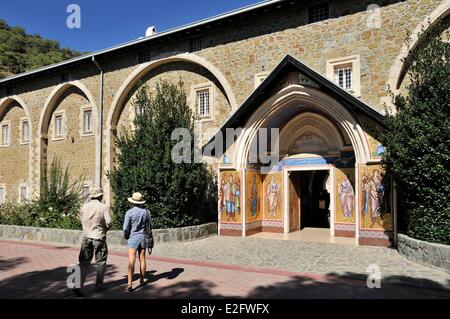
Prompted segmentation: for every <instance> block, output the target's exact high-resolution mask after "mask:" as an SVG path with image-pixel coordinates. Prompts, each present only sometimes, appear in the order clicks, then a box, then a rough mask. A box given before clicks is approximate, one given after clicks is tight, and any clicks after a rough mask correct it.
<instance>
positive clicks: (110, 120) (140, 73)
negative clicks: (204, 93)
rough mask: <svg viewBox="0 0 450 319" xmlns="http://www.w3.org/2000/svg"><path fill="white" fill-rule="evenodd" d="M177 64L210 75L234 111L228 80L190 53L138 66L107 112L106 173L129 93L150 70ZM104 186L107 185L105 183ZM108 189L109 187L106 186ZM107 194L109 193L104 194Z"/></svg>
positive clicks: (235, 104)
mask: <svg viewBox="0 0 450 319" xmlns="http://www.w3.org/2000/svg"><path fill="white" fill-rule="evenodd" d="M177 62H185V63H189V64H194V65H198V66H200V67H202V68H204V69H205V70H207V71H208V72H209V73H211V74H212V76H213V77H215V79H217V82H218V83H219V84H220V85H221V87H222V88H223V92H224V95H225V98H226V99H227V100H228V103H229V104H230V106H231V110H232V111H234V110H236V108H237V101H236V97H235V95H234V93H233V90H232V89H231V85H230V84H229V82H228V80H227V79H226V78H225V76H224V75H223V74H222V72H221V71H220V70H219V69H218V68H217V67H215V66H214V65H212V64H211V63H210V62H208V61H207V60H206V59H204V58H202V57H200V56H198V55H195V54H192V53H184V54H179V55H176V56H173V57H168V58H162V59H159V60H155V61H151V62H148V63H144V64H142V65H141V66H139V67H138V68H137V69H136V70H134V71H133V72H132V73H131V74H130V75H129V76H128V78H127V79H126V80H125V81H124V82H123V83H122V85H121V86H120V88H119V90H118V91H117V93H116V95H115V97H114V100H113V102H112V104H111V108H110V110H109V113H108V116H107V119H106V132H105V136H106V171H110V170H111V168H112V160H113V159H112V157H113V155H112V152H113V151H112V148H113V144H114V135H115V131H116V128H117V124H118V122H119V119H120V115H121V112H122V108H123V107H125V105H126V103H127V101H128V99H129V95H130V92H132V90H133V89H134V88H135V87H136V85H137V84H138V83H139V81H140V80H141V79H143V78H145V76H146V75H148V74H149V73H150V72H151V71H152V70H155V69H157V68H158V67H161V66H164V65H167V64H171V63H177ZM105 185H109V183H108V182H107V181H105ZM108 187H109V186H108ZM106 193H109V192H106ZM109 196H110V194H106V199H107V201H109Z"/></svg>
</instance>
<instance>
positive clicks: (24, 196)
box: [19, 185, 28, 203]
mask: <svg viewBox="0 0 450 319" xmlns="http://www.w3.org/2000/svg"><path fill="white" fill-rule="evenodd" d="M19 200H20V202H21V203H24V202H26V201H27V200H28V186H27V185H21V186H20V194H19Z"/></svg>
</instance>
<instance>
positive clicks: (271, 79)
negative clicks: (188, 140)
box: [203, 55, 385, 148]
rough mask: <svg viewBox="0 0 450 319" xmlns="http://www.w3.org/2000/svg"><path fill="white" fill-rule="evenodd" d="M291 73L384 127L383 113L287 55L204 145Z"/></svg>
mask: <svg viewBox="0 0 450 319" xmlns="http://www.w3.org/2000/svg"><path fill="white" fill-rule="evenodd" d="M291 72H299V73H300V74H302V75H303V76H305V77H306V78H308V79H309V80H310V81H312V82H313V83H314V84H315V85H316V86H317V87H319V89H320V90H321V91H323V92H324V93H326V94H328V95H330V96H331V97H333V98H334V99H336V100H337V101H338V102H340V103H341V104H342V105H344V106H345V107H346V108H347V109H348V110H349V111H350V112H351V113H358V112H361V113H363V114H365V115H366V116H368V117H369V118H370V119H372V120H373V121H374V122H375V123H376V124H378V125H380V126H381V127H385V124H384V116H383V114H381V113H380V112H378V111H377V110H375V109H374V108H372V107H371V106H369V105H367V104H366V103H364V102H362V101H361V100H360V99H358V98H356V97H354V96H353V95H352V94H350V93H349V92H347V91H345V90H344V89H342V88H341V87H339V86H338V85H336V84H335V83H334V82H332V81H330V80H328V79H327V78H325V77H324V76H322V75H320V74H319V73H317V72H316V71H314V70H313V69H312V68H310V67H308V66H307V65H305V64H303V63H302V62H300V61H299V60H297V59H296V58H294V57H292V56H290V55H287V56H286V57H285V58H284V59H283V60H282V61H281V62H280V64H279V65H278V66H277V67H276V68H275V69H274V70H273V72H272V73H271V74H270V75H269V76H268V77H267V78H266V79H265V80H264V82H263V83H261V85H260V86H259V87H258V88H257V89H256V90H255V91H254V92H253V93H252V94H251V95H250V96H249V97H248V98H247V100H246V101H245V102H244V103H243V104H242V105H241V106H240V107H239V108H237V109H236V111H235V112H234V113H233V114H232V115H231V116H230V118H229V119H228V120H227V121H226V122H225V123H224V124H223V125H222V126H221V128H220V129H219V131H218V132H217V133H216V134H215V135H214V136H213V137H212V138H211V139H210V140H209V141H208V142H207V143H206V144H205V146H204V147H203V148H205V147H207V146H208V145H209V144H210V143H212V142H214V140H215V138H216V137H218V135H219V133H220V132H221V133H222V134H223V136H225V131H226V129H227V128H238V127H242V126H243V125H244V124H245V123H246V121H247V120H248V119H249V118H250V117H251V115H252V114H253V112H254V111H255V110H256V109H257V108H258V107H259V106H260V105H261V104H262V103H264V101H266V100H267V99H268V98H270V96H271V94H272V93H273V91H274V90H275V89H276V88H277V86H278V85H279V84H280V83H281V81H282V80H283V79H284V78H285V77H286V76H287V75H288V74H289V73H291Z"/></svg>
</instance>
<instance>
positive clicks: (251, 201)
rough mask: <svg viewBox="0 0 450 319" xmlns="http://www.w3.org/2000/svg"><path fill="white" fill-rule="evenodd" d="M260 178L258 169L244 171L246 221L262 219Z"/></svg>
mask: <svg viewBox="0 0 450 319" xmlns="http://www.w3.org/2000/svg"><path fill="white" fill-rule="evenodd" d="M262 201H263V194H262V178H261V174H260V173H259V171H247V173H246V206H245V207H246V222H247V223H248V222H252V221H260V220H262V215H263V214H262V213H263V212H262V207H263V202H262Z"/></svg>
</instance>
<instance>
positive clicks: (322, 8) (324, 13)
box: [308, 3, 330, 23]
mask: <svg viewBox="0 0 450 319" xmlns="http://www.w3.org/2000/svg"><path fill="white" fill-rule="evenodd" d="M308 13H309V23H314V22H319V21H323V20H327V19H329V18H330V5H329V4H328V3H321V4H318V5H315V6H312V7H309V9H308Z"/></svg>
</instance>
